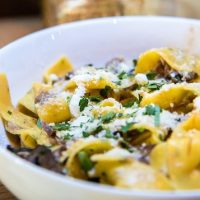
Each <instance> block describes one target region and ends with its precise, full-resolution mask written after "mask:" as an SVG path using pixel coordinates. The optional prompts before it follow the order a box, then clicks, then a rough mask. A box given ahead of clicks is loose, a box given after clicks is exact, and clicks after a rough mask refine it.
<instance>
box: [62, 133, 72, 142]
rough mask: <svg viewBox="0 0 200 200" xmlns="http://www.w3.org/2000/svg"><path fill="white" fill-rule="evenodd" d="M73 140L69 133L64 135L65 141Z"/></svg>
mask: <svg viewBox="0 0 200 200" xmlns="http://www.w3.org/2000/svg"><path fill="white" fill-rule="evenodd" d="M71 138H72V135H70V134H69V133H67V135H64V138H63V139H64V140H70V139H71Z"/></svg>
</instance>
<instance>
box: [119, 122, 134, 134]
mask: <svg viewBox="0 0 200 200" xmlns="http://www.w3.org/2000/svg"><path fill="white" fill-rule="evenodd" d="M133 124H134V123H133V122H131V123H129V122H127V123H126V125H124V126H122V127H121V130H122V132H123V133H126V132H128V131H129V129H130V128H131V127H132V126H133Z"/></svg>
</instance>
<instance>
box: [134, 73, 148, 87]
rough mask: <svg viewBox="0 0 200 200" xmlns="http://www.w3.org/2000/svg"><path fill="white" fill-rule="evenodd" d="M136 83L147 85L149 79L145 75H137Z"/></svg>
mask: <svg viewBox="0 0 200 200" xmlns="http://www.w3.org/2000/svg"><path fill="white" fill-rule="evenodd" d="M135 81H136V83H137V84H138V85H145V84H147V83H148V79H147V76H146V75H145V74H136V75H135Z"/></svg>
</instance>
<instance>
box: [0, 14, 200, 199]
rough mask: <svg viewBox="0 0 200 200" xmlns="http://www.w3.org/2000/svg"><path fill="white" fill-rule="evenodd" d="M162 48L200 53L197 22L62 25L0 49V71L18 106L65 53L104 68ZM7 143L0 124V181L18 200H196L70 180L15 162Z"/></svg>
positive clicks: (123, 20)
mask: <svg viewBox="0 0 200 200" xmlns="http://www.w3.org/2000/svg"><path fill="white" fill-rule="evenodd" d="M163 46H167V47H178V48H182V49H186V50H188V51H190V52H191V53H200V21H197V20H187V19H178V18H163V17H119V18H104V19H95V20H89V21H82V22H78V23H72V24H68V25H61V26H57V27H53V28H50V29H46V30H43V31H39V32H37V33H34V34H31V35H29V36H27V37H24V38H23V39H20V40H17V41H16V42H14V43H11V44H10V45H8V46H6V47H4V48H3V49H1V50H0V71H3V72H6V74H7V76H8V79H9V83H10V88H11V94H12V99H13V100H14V103H16V102H17V100H18V99H19V98H20V97H21V96H22V95H23V94H24V93H25V92H26V91H27V90H28V89H29V88H30V86H31V84H32V82H33V81H37V80H40V79H41V75H42V71H43V70H44V68H45V67H47V66H49V65H50V64H51V63H53V62H54V61H56V60H57V59H58V58H59V57H60V56H61V55H63V54H66V55H68V56H69V58H70V59H71V60H72V63H74V64H75V66H81V65H82V64H88V63H95V64H101V63H105V62H106V61H107V60H109V59H110V58H112V57H115V56H118V55H124V56H125V57H127V58H129V59H131V58H135V57H137V56H138V54H139V53H141V52H143V51H145V50H147V49H150V48H154V47H163ZM0 84H1V83H0ZM6 144H7V139H6V137H5V131H4V129H3V126H2V124H1V122H0V179H1V181H2V182H3V183H4V184H5V185H6V186H7V187H8V188H9V190H10V191H11V192H13V193H14V194H15V195H16V196H17V197H18V198H19V199H23V200H35V199H37V200H55V199H59V200H62V199H68V200H89V199H92V200H102V199H103V200H133V199H135V200H136V199H137V200H144V199H152V200H155V199H162V200H164V199H166V200H168V199H200V190H197V191H190V192H186V191H182V192H181V191H180V192H161V191H138V190H137V191H130V190H122V189H116V188H114V187H109V186H102V185H98V184H92V183H88V182H84V181H80V180H74V179H73V178H70V177H64V176H60V175H57V174H55V173H53V172H50V171H47V170H45V169H42V168H39V167H36V166H34V165H32V164H31V163H28V162H26V161H24V160H22V159H20V158H18V157H16V156H15V155H13V154H11V153H10V152H8V151H7V150H6V148H5V145H6ZM144 181H145V180H144Z"/></svg>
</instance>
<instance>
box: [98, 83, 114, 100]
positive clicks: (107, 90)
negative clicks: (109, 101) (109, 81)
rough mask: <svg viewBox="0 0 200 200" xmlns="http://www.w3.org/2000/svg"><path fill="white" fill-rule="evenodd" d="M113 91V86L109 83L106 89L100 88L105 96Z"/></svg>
mask: <svg viewBox="0 0 200 200" xmlns="http://www.w3.org/2000/svg"><path fill="white" fill-rule="evenodd" d="M111 91H112V88H111V87H110V86H108V85H107V86H106V87H105V88H104V89H101V90H100V95H101V96H102V97H104V98H107V97H108V95H109V94H110V92H111Z"/></svg>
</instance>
